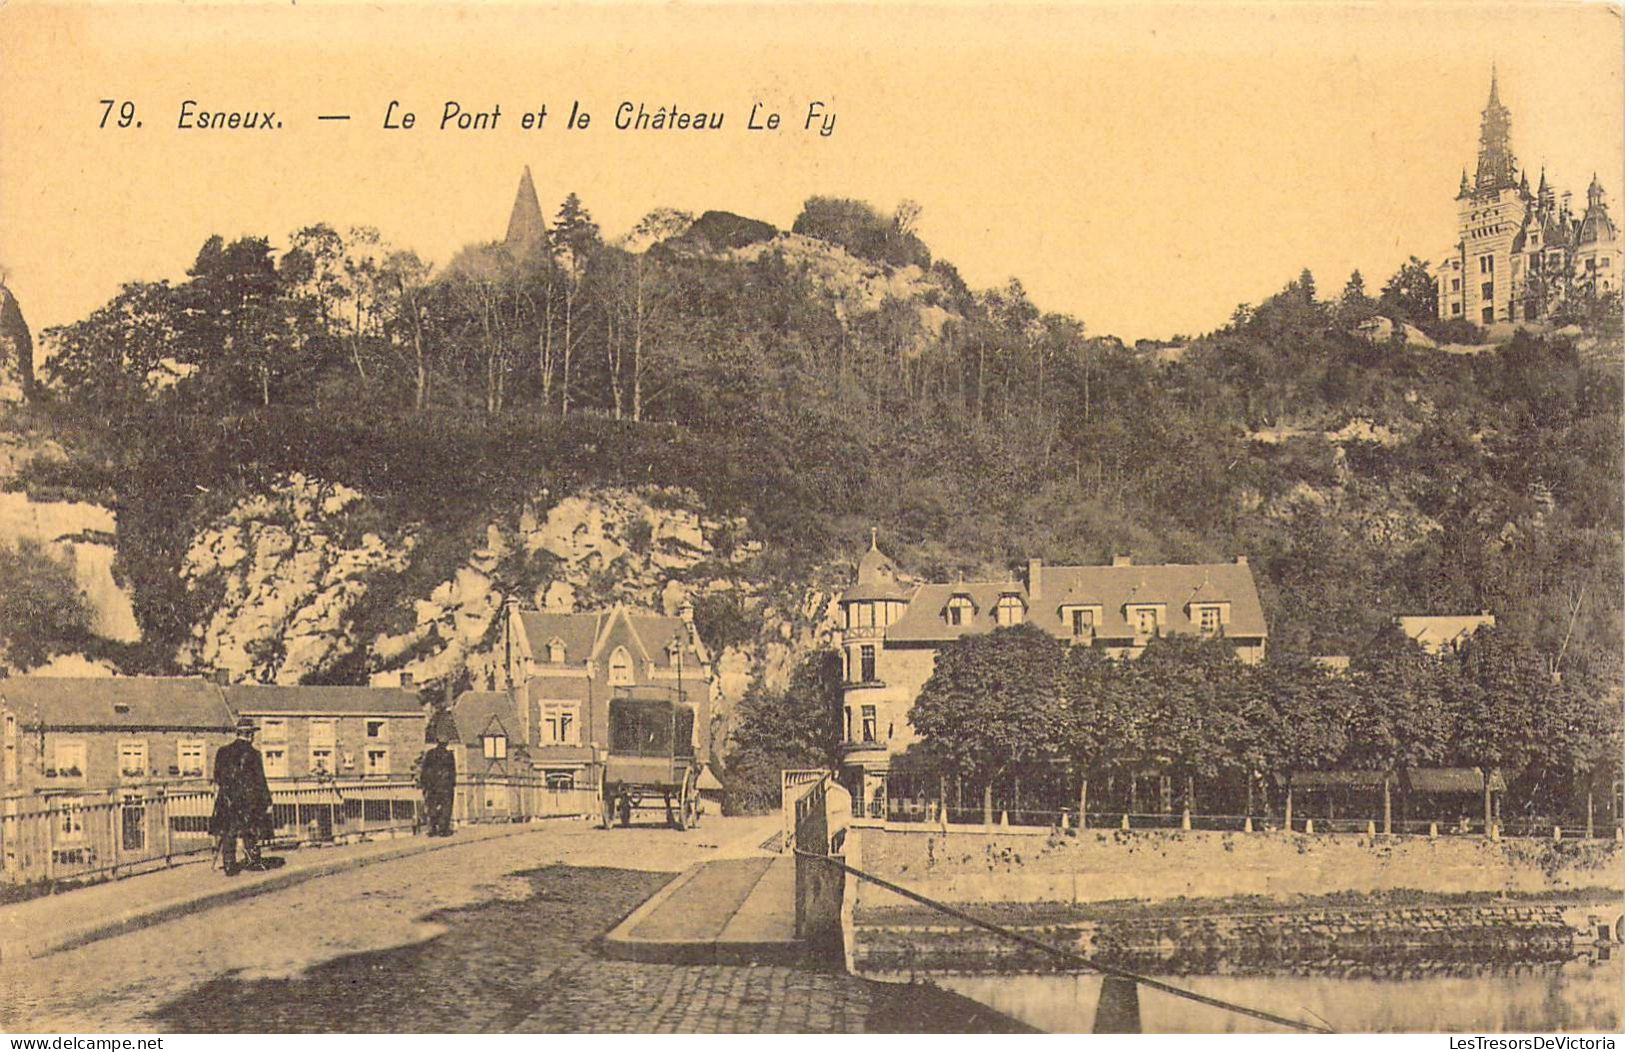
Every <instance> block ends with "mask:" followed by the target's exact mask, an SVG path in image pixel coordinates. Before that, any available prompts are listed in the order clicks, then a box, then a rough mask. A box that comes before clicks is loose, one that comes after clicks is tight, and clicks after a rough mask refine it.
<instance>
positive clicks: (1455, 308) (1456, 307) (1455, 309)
mask: <svg viewBox="0 0 1625 1052" xmlns="http://www.w3.org/2000/svg"><path fill="white" fill-rule="evenodd" d="M1450 313H1451V314H1460V313H1461V304H1460V303H1452V304H1451V305H1450Z"/></svg>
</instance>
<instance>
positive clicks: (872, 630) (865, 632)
mask: <svg viewBox="0 0 1625 1052" xmlns="http://www.w3.org/2000/svg"><path fill="white" fill-rule="evenodd" d="M885 638H886V630H885V629H884V628H882V627H880V626H879V625H862V626H858V625H852V626H848V627H847V628H843V629H841V639H842V642H846V643H856V642H865V641H867V640H871V639H885Z"/></svg>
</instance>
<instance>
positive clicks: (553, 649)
mask: <svg viewBox="0 0 1625 1052" xmlns="http://www.w3.org/2000/svg"><path fill="white" fill-rule="evenodd" d="M547 660H548V663H549V664H553V665H562V664H564V640H562V639H559V638H557V637H554V638H553V639H552V640H550V641H549V642H548V644H547Z"/></svg>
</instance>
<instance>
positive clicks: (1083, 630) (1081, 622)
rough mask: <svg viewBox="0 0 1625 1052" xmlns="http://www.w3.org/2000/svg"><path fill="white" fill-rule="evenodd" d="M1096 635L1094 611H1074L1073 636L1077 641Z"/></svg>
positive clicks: (1074, 609)
mask: <svg viewBox="0 0 1625 1052" xmlns="http://www.w3.org/2000/svg"><path fill="white" fill-rule="evenodd" d="M1094 634H1095V612H1094V611H1093V610H1079V609H1077V608H1076V607H1074V608H1073V610H1072V636H1073V638H1075V639H1084V638H1087V637H1089V636H1092V635H1094Z"/></svg>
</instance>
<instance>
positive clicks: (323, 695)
mask: <svg viewBox="0 0 1625 1052" xmlns="http://www.w3.org/2000/svg"><path fill="white" fill-rule="evenodd" d="M225 694H226V704H228V705H229V706H231V711H233V712H237V713H248V714H256V713H262V712H316V713H322V714H324V715H326V714H331V715H334V716H421V715H423V713H424V706H423V700H422V699H421V698H419V697H418V695H417V692H416V691H410V690H401V689H399V688H397V687H274V686H260V685H249V684H238V685H234V686H229V687H226V688H225Z"/></svg>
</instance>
